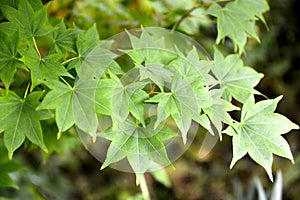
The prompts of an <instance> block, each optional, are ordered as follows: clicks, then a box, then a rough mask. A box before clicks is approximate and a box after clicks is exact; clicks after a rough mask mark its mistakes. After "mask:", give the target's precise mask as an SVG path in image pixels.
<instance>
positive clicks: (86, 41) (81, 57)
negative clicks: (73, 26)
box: [68, 24, 102, 72]
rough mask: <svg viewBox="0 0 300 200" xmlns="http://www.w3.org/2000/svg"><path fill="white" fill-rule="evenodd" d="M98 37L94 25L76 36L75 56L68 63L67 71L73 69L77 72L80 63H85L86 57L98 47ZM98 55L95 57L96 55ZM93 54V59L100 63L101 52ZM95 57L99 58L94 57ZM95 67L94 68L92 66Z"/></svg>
mask: <svg viewBox="0 0 300 200" xmlns="http://www.w3.org/2000/svg"><path fill="white" fill-rule="evenodd" d="M99 44H100V41H99V35H98V31H97V28H96V24H94V25H93V26H92V27H91V28H89V29H88V30H87V31H85V32H84V31H82V32H80V33H79V34H78V36H77V40H76V44H75V52H76V53H75V54H76V57H74V58H73V60H72V61H71V62H70V63H69V65H68V69H72V68H75V69H76V71H77V72H78V71H79V68H80V67H81V65H82V63H83V62H84V61H87V60H88V59H89V58H87V56H88V55H89V54H90V52H92V50H94V49H95V48H96V47H97V46H99ZM96 53H97V54H98V55H97V54H96ZM96 53H94V54H93V57H94V59H95V58H98V59H97V62H98V63H101V61H102V60H101V54H102V53H101V52H100V53H98V52H96ZM95 56H100V59H99V57H95ZM93 67H95V66H93Z"/></svg>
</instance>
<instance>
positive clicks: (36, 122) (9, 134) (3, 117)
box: [0, 92, 51, 158]
mask: <svg viewBox="0 0 300 200" xmlns="http://www.w3.org/2000/svg"><path fill="white" fill-rule="evenodd" d="M41 95H42V92H32V93H30V94H29V95H28V96H27V97H26V98H25V99H21V98H20V97H19V96H17V95H16V94H14V93H12V92H11V93H9V94H8V95H7V96H4V97H0V110H1V112H0V131H1V132H3V131H4V144H5V146H6V148H7V150H8V154H9V157H10V158H12V156H13V152H14V151H15V150H16V149H17V148H19V147H20V146H21V144H22V143H23V142H24V140H25V137H27V138H28V139H29V140H30V141H31V142H32V143H34V144H36V145H38V146H40V147H41V148H42V149H43V150H44V151H46V152H47V148H46V146H45V144H44V141H43V135H42V128H41V125H40V120H45V119H48V118H49V117H51V115H50V114H49V113H48V112H45V111H36V110H35V108H36V107H37V105H38V104H39V99H40V97H41Z"/></svg>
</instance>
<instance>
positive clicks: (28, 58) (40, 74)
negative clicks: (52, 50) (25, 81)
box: [22, 47, 73, 90]
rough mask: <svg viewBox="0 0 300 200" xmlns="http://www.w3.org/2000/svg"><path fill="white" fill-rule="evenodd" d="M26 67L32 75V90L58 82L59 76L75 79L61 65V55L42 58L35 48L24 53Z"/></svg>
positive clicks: (30, 48)
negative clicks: (38, 86)
mask: <svg viewBox="0 0 300 200" xmlns="http://www.w3.org/2000/svg"><path fill="white" fill-rule="evenodd" d="M22 54H23V58H22V60H23V61H24V63H25V65H27V66H28V68H29V69H30V71H31V73H30V75H31V80H32V85H31V90H33V88H34V87H35V86H37V85H39V84H41V83H44V84H46V85H47V84H48V83H50V82H53V81H58V77H59V76H68V77H71V78H73V76H72V75H71V74H69V73H68V71H67V70H66V69H65V68H64V67H63V66H62V65H61V63H59V60H60V59H61V56H62V55H60V54H51V55H48V56H45V57H43V58H40V57H39V55H38V54H37V52H36V51H35V49H34V48H33V47H29V49H28V51H25V52H22Z"/></svg>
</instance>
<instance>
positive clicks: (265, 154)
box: [224, 95, 299, 181]
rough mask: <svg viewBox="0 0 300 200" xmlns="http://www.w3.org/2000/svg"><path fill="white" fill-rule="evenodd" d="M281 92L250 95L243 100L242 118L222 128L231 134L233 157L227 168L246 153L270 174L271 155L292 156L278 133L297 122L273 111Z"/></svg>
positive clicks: (287, 130) (285, 131)
mask: <svg viewBox="0 0 300 200" xmlns="http://www.w3.org/2000/svg"><path fill="white" fill-rule="evenodd" d="M281 98H282V96H280V97H277V98H276V99H270V100H263V101H260V102H257V103H255V101H254V97H253V95H251V96H250V97H249V99H248V100H247V101H246V102H245V104H244V106H243V109H242V114H241V120H240V122H239V123H235V124H233V125H232V126H229V127H228V128H227V129H226V130H225V131H224V132H225V133H227V134H229V135H231V136H232V145H233V158H232V161H231V164H230V168H232V167H233V165H234V164H235V163H236V162H237V161H238V160H239V159H241V158H242V157H244V156H245V155H246V154H247V153H248V154H249V155H250V157H251V158H252V159H253V160H254V161H256V162H257V163H258V164H260V165H261V166H263V167H264V168H265V170H266V171H267V173H268V175H269V177H270V179H271V180H272V181H273V176H272V169H271V167H272V162H273V155H272V154H276V155H279V156H282V157H285V158H288V159H290V160H291V161H292V162H294V160H293V156H292V153H291V150H290V147H289V144H288V143H287V141H286V140H285V139H284V138H283V137H282V136H281V135H282V134H284V133H287V132H289V131H290V130H292V129H299V126H298V125H296V124H294V123H293V122H291V121H290V120H289V119H288V118H286V117H285V116H283V115H281V114H278V113H274V110H275V108H276V106H277V104H278V102H279V101H280V99H281Z"/></svg>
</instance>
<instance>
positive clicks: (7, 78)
mask: <svg viewBox="0 0 300 200" xmlns="http://www.w3.org/2000/svg"><path fill="white" fill-rule="evenodd" d="M18 46H19V33H18V32H15V33H13V34H12V35H11V36H10V37H8V36H7V35H6V34H4V33H2V32H1V31H0V78H1V80H2V82H3V83H4V85H5V87H6V89H7V90H8V89H9V85H10V82H11V80H12V78H13V76H14V74H15V72H16V68H17V67H22V65H23V64H22V62H20V61H19V60H18V58H17V54H18Z"/></svg>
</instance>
